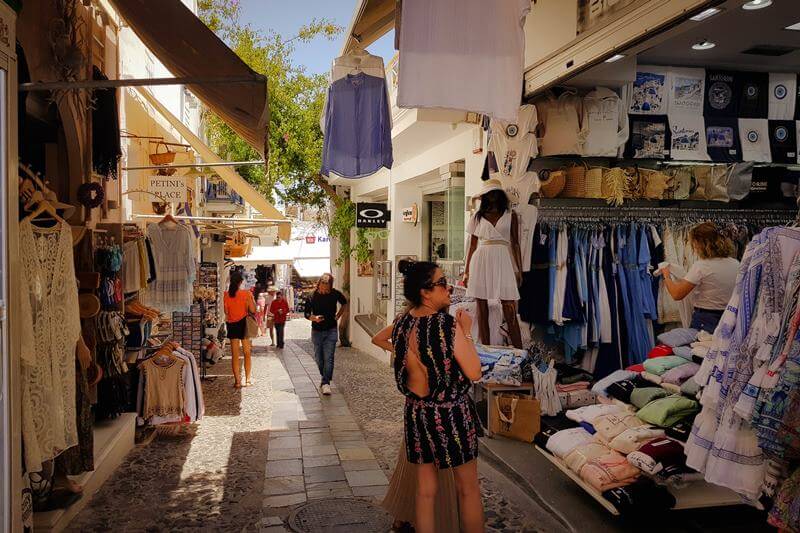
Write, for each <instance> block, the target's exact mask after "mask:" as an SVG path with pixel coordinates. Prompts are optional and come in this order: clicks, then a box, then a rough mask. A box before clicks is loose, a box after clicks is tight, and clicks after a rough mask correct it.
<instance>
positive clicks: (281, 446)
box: [269, 437, 301, 450]
mask: <svg viewBox="0 0 800 533" xmlns="http://www.w3.org/2000/svg"><path fill="white" fill-rule="evenodd" d="M300 445H301V442H300V437H279V438H277V439H270V441H269V449H270V450H285V449H287V448H299V447H300Z"/></svg>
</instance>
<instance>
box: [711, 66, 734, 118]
mask: <svg viewBox="0 0 800 533" xmlns="http://www.w3.org/2000/svg"><path fill="white" fill-rule="evenodd" d="M739 76H740V74H738V73H735V72H727V71H721V70H709V71H708V72H706V94H705V105H704V108H703V116H705V117H736V116H738V112H737V107H738V105H739V99H738V97H735V95H737V92H736V89H737V87H738V86H739V85H740V84H739V79H740V78H739Z"/></svg>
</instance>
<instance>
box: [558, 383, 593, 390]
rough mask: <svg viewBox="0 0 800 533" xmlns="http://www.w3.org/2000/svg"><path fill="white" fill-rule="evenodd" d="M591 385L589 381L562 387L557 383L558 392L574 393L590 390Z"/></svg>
mask: <svg viewBox="0 0 800 533" xmlns="http://www.w3.org/2000/svg"><path fill="white" fill-rule="evenodd" d="M590 385H591V383H589V382H588V381H576V382H575V383H570V384H569V385H562V384H560V383H556V390H557V391H558V392H572V391H576V390H586V389H588V388H589V386H590Z"/></svg>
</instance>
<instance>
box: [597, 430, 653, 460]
mask: <svg viewBox="0 0 800 533" xmlns="http://www.w3.org/2000/svg"><path fill="white" fill-rule="evenodd" d="M663 436H664V430H663V429H656V428H653V427H650V426H638V427H634V428H630V429H626V430H625V431H623V432H622V433H620V434H619V435H617V436H616V437H614V438H613V439H612V441H611V442H610V443H609V445H608V446H609V448H611V449H612V450H616V451H618V452H620V453H622V454H625V455H627V454H629V453H631V452H635V451H636V450H638V449H639V448H641V447H642V446H644V445H645V444H647V443H648V442H650V441H651V440H653V439H657V438H659V437H663Z"/></svg>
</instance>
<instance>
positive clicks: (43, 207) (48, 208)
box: [22, 198, 67, 224]
mask: <svg viewBox="0 0 800 533" xmlns="http://www.w3.org/2000/svg"><path fill="white" fill-rule="evenodd" d="M42 213H47V214H49V215H50V216H51V217H52V220H55V221H56V223H57V224H66V223H67V221H66V220H64V219H63V218H61V217H60V216H58V212H56V208H55V207H53V204H51V203H50V202H48V201H47V200H45V199H44V198H42V199H41V200H40V201H39V205H38V206H37V207H36V209H34V210H33V212H32V213H31V214H29V215H28V216H26V217H25V218H23V219H22V221H23V222H30V223H31V224H33V222H34V219H36V217H38V216H39V215H41V214H42ZM40 220H50V219H40Z"/></svg>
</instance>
